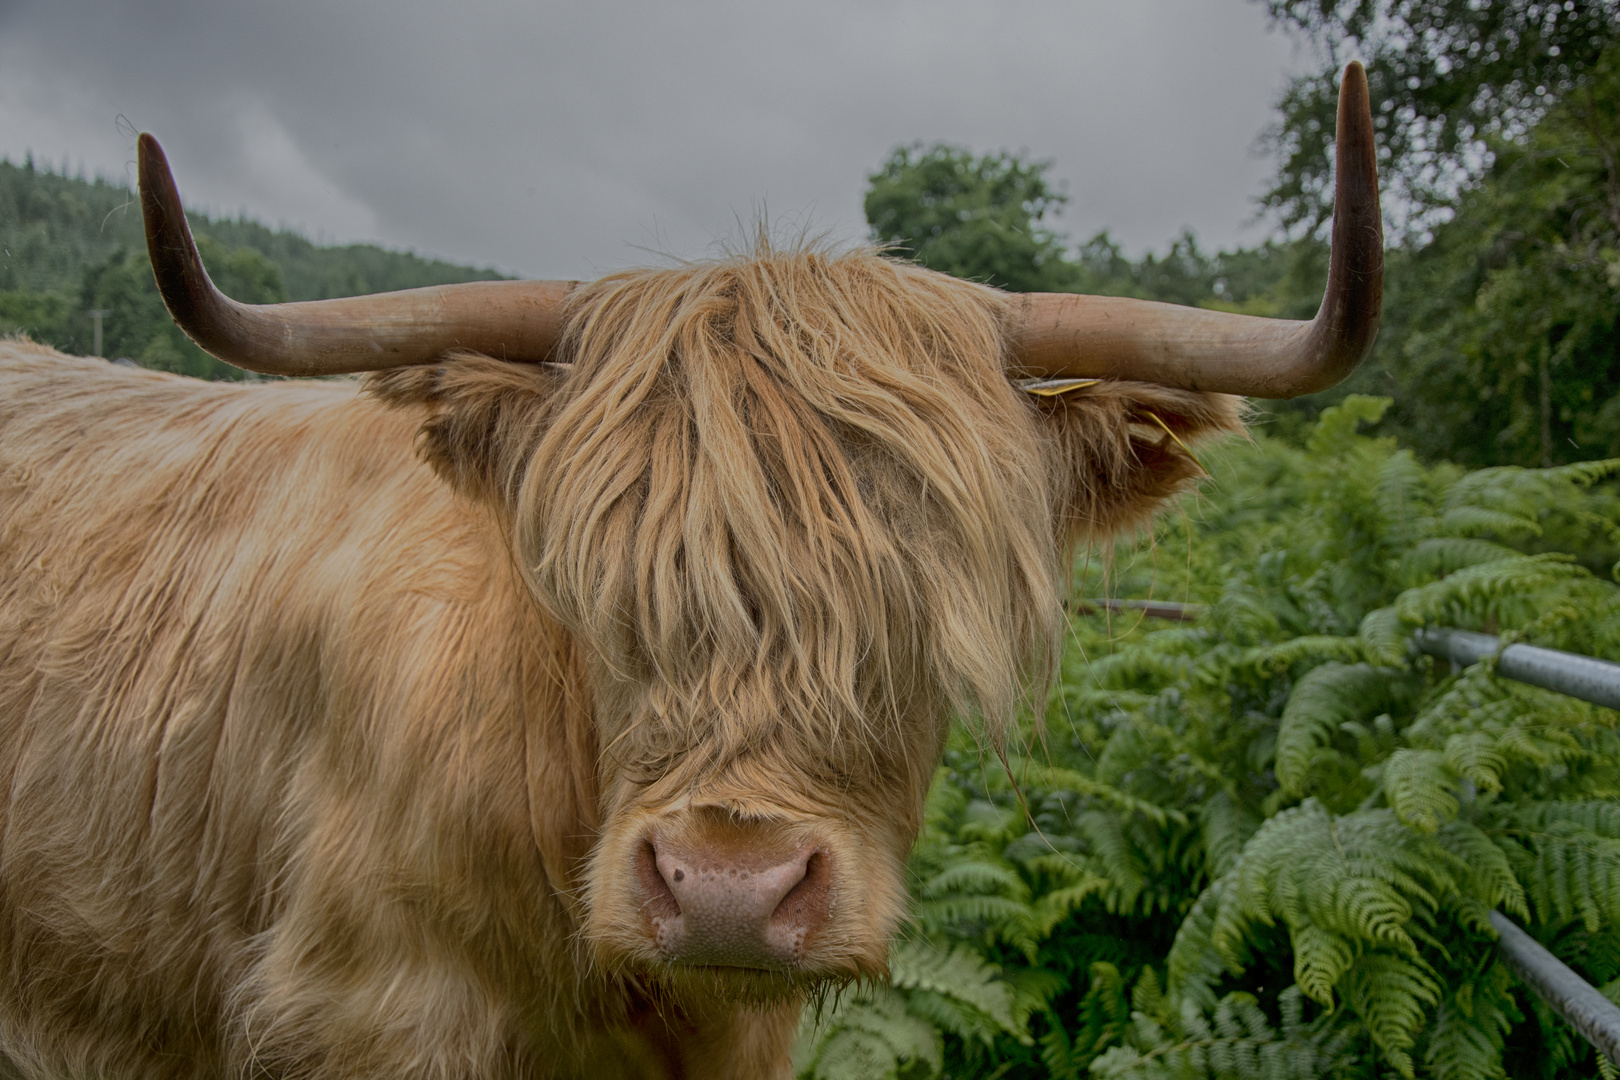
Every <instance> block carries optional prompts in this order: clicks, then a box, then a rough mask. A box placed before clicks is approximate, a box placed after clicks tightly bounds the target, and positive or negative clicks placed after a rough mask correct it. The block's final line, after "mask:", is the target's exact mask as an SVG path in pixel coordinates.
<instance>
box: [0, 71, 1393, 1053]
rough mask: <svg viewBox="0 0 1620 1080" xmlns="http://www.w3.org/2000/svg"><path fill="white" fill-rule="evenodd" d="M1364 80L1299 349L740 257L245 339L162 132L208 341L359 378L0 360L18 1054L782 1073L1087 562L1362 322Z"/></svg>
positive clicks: (322, 322) (193, 320)
mask: <svg viewBox="0 0 1620 1080" xmlns="http://www.w3.org/2000/svg"><path fill="white" fill-rule="evenodd" d="M1345 87H1346V90H1345V101H1344V102H1343V103H1342V106H1341V107H1342V110H1343V111H1342V114H1341V125H1340V133H1341V134H1340V139H1341V148H1340V155H1339V170H1340V175H1339V184H1340V187H1339V207H1338V218H1337V221H1336V223H1335V249H1334V257H1333V269H1332V272H1331V274H1330V278H1329V285H1328V290H1327V295H1326V298H1325V299H1324V302H1323V308H1322V313H1321V314H1320V315H1318V317H1317V319H1316V320H1315V321H1313V322H1311V323H1301V324H1296V323H1280V322H1273V321H1270V320H1260V319H1249V318H1245V317H1242V316H1235V315H1225V314H1219V313H1213V312H1200V311H1191V310H1187V309H1178V308H1169V307H1165V306H1163V305H1153V304H1143V303H1139V302H1134V301H1118V300H1106V299H1099V298H1093V297H1076V296H1040V295H1037V296H1010V295H1006V294H1003V293H1000V292H997V291H995V290H993V289H989V288H985V287H982V286H978V285H974V284H970V283H966V282H961V281H956V280H952V279H950V278H947V277H943V276H941V275H938V274H934V273H931V272H928V271H925V270H921V269H918V268H915V267H912V266H907V265H903V264H899V263H896V262H893V261H889V260H886V259H884V258H881V257H878V256H876V255H873V254H871V253H868V252H853V253H847V254H826V253H822V252H817V251H796V252H788V253H775V252H771V251H763V250H762V251H760V252H757V253H756V254H754V255H752V256H750V257H747V258H740V259H735V260H730V261H725V262H718V263H712V264H702V265H696V266H689V267H684V268H681V269H675V270H657V271H638V272H633V273H626V274H620V275H615V276H612V277H608V278H605V279H603V280H600V281H597V282H595V283H592V284H588V285H581V286H577V287H576V286H571V285H567V284H560V283H544V282H540V283H524V282H517V283H494V284H477V285H467V286H455V287H450V288H445V289H435V290H420V291H416V292H411V293H405V294H393V295H385V296H380V297H368V298H360V299H356V300H345V301H326V302H323V303H321V304H313V305H311V304H290V305H280V306H277V307H272V308H250V307H244V306H242V305H236V304H234V303H232V302H231V301H229V300H227V299H225V298H224V297H222V296H220V295H219V294H218V293H217V292H215V291H214V290H213V288H212V286H211V285H210V284H209V283H208V280H207V276H206V274H204V273H203V271H202V267H201V264H200V262H198V261H197V258H196V253H195V248H194V247H193V246H192V244H191V242H190V236H189V234H188V233H187V232H186V230H185V224H184V217H183V215H181V213H180V209H179V201H178V196H177V195H175V193H174V189H173V185H172V181H171V180H170V179H169V176H168V172H167V167H166V165H165V164H164V162H163V160H162V156H161V153H160V152H159V151H158V149H157V146H156V144H155V143H154V142H152V141H151V140H150V138H149V137H146V136H143V137H142V141H141V151H142V173H141V177H142V183H141V187H142V201H143V206H144V209H145V212H146V214H147V220H148V235H149V238H150V243H151V250H152V255H153V260H154V267H155V270H156V273H157V277H158V281H159V284H160V287H161V288H162V290H163V292H164V295H165V299H166V300H167V301H168V303H169V305H170V309H171V310H172V311H173V312H174V314H175V316H176V318H177V320H178V321H179V322H180V323H181V325H182V326H183V327H185V329H186V330H187V331H188V332H189V333H190V334H192V336H193V337H195V338H196V339H197V340H198V341H199V343H201V344H203V345H204V346H205V347H207V348H209V349H210V350H211V351H213V352H214V353H215V354H216V355H219V356H221V357H223V358H225V359H228V360H231V361H232V362H235V363H239V364H242V365H243V366H247V367H252V368H255V369H257V370H265V371H275V372H294V373H317V372H331V371H355V370H362V369H366V370H372V371H374V372H376V373H375V374H372V375H370V376H368V377H367V378H366V380H365V381H363V382H359V383H355V382H333V381H325V382H284V383H275V384H260V385H242V384H234V385H224V384H207V383H200V382H195V381H191V380H187V379H181V378H176V377H173V376H169V375H163V374H158V373H154V372H146V371H139V370H130V369H126V368H118V367H113V366H110V365H107V364H104V363H102V362H100V361H96V360H86V359H77V358H73V357H68V356H63V355H60V354H58V353H55V352H53V351H51V350H49V349H46V348H43V347H40V346H35V345H31V344H28V343H26V342H19V341H12V342H6V343H0V770H3V773H4V775H5V777H6V778H7V787H6V789H5V792H6V794H5V798H4V799H0V821H3V831H0V1053H3V1055H4V1056H5V1057H6V1058H8V1059H9V1060H10V1062H11V1064H12V1066H13V1067H14V1068H15V1069H16V1070H17V1071H19V1072H20V1073H22V1074H23V1075H24V1076H29V1077H38V1078H41V1080H44V1078H52V1080H57V1078H62V1077H91V1076H102V1077H131V1078H134V1077H150V1078H154V1080H155V1078H160V1077H175V1078H191V1077H197V1078H201V1077H218V1076H221V1075H228V1076H243V1077H247V1076H258V1075H264V1076H270V1077H278V1078H292V1080H302V1078H308V1080H358V1078H364V1077H377V1078H379V1080H381V1078H387V1080H401V1078H410V1077H423V1078H451V1077H466V1078H479V1080H484V1078H488V1080H504V1078H508V1077H511V1078H518V1077H525V1078H530V1077H532V1078H542V1077H575V1076H612V1077H618V1076H656V1077H678V1076H687V1077H700V1078H702V1080H723V1078H757V1077H784V1076H786V1075H787V1074H788V1072H789V1065H788V1059H787V1050H788V1046H789V1043H790V1040H791V1037H792V1034H793V1031H794V1027H795V1024H796V1021H797V1017H798V1013H799V1008H800V1004H801V1002H802V1001H803V1000H804V996H805V994H806V993H807V992H808V991H810V990H812V989H814V988H815V987H817V986H819V985H823V984H827V983H829V982H832V983H837V982H841V981H846V980H850V979H857V978H863V977H868V978H878V977H881V976H882V974H883V972H884V970H885V956H886V951H887V943H888V940H889V938H890V935H891V934H892V933H893V931H894V930H895V927H896V925H897V924H898V922H899V921H900V919H901V918H902V916H903V914H904V911H905V894H904V884H903V876H902V870H903V865H904V861H905V857H906V852H907V849H908V848H909V846H910V844H911V843H912V841H913V839H914V838H915V836H916V833H917V829H918V819H919V814H920V808H921V806H922V801H923V795H924V791H925V788H926V786H927V783H928V780H929V778H930V776H931V775H932V773H933V770H934V767H935V765H936V763H937V761H938V759H939V755H940V751H941V745H942V740H943V739H944V735H945V729H946V724H947V721H948V719H949V717H951V716H952V715H955V714H959V713H962V712H963V711H967V710H971V711H974V712H977V713H978V714H980V715H982V716H983V717H984V718H985V720H986V722H987V723H988V724H989V725H991V728H992V730H995V727H996V725H998V724H1000V723H1001V722H1003V721H1004V720H1005V718H1006V716H1007V715H1008V713H1009V711H1010V710H1011V709H1012V708H1013V706H1014V704H1015V702H1016V701H1017V700H1018V699H1019V697H1020V695H1021V694H1022V693H1024V692H1025V691H1026V690H1028V689H1029V688H1031V687H1032V686H1034V687H1038V686H1039V685H1040V680H1041V679H1042V678H1043V676H1044V673H1045V671H1046V670H1047V668H1048V666H1049V664H1050V662H1051V658H1052V654H1053V648H1054V646H1053V642H1054V640H1055V639H1056V636H1057V631H1058V629H1059V626H1060V620H1061V591H1062V585H1063V576H1064V573H1063V571H1064V567H1065V565H1066V559H1067V554H1066V553H1067V551H1068V549H1069V545H1070V544H1072V543H1073V542H1075V541H1077V540H1082V539H1085V538H1087V537H1099V536H1106V535H1108V534H1110V533H1112V532H1113V531H1115V530H1116V529H1118V528H1120V527H1122V526H1127V525H1131V524H1133V523H1137V522H1140V521H1142V520H1143V519H1144V518H1145V517H1146V515H1147V514H1148V513H1149V512H1150V511H1151V509H1152V508H1153V506H1154V505H1155V504H1156V503H1158V502H1159V501H1160V500H1162V499H1164V498H1165V497H1166V496H1168V495H1170V494H1171V493H1172V492H1174V491H1175V490H1177V488H1178V487H1180V486H1181V485H1182V484H1183V483H1184V482H1185V481H1186V480H1187V479H1188V478H1189V477H1191V476H1193V475H1194V474H1195V473H1196V471H1197V467H1196V465H1195V464H1194V462H1193V461H1192V460H1191V458H1190V457H1189V456H1188V454H1187V452H1186V451H1185V449H1184V444H1187V443H1191V442H1193V441H1195V440H1196V439H1197V438H1199V437H1201V436H1204V435H1208V434H1211V433H1215V432H1221V431H1228V430H1233V429H1235V428H1236V427H1237V426H1238V419H1237V417H1238V401H1237V399H1236V398H1235V397H1231V396H1228V393H1260V394H1271V395H1286V394H1291V393H1297V392H1301V391H1304V390H1309V389H1314V388H1317V387H1319V386H1321V385H1324V384H1325V383H1328V382H1331V381H1333V380H1335V379H1336V378H1338V377H1342V375H1343V374H1344V373H1345V372H1346V371H1348V370H1349V369H1350V368H1351V367H1353V366H1354V364H1355V362H1356V361H1358V360H1359V358H1360V356H1361V355H1362V353H1363V352H1364V351H1365V349H1366V347H1367V345H1368V344H1369V342H1370V340H1371V336H1372V333H1373V330H1374V328H1375V326H1376V320H1377V307H1378V290H1379V285H1378V280H1379V279H1378V270H1379V266H1380V264H1381V254H1380V252H1381V242H1380V240H1379V236H1380V233H1379V229H1378V212H1377V201H1376V189H1375V186H1374V183H1375V181H1374V178H1373V169H1372V158H1371V141H1370V130H1371V128H1370V121H1369V119H1368V117H1367V115H1366V98H1365V86H1364V83H1363V81H1362V79H1361V75H1360V72H1359V69H1352V70H1351V71H1349V72H1348V73H1347V77H1346V79H1345ZM383 369H387V370H383ZM1026 376H1029V377H1043V378H1047V379H1051V378H1058V379H1071V380H1074V381H1073V382H1072V383H1059V384H1058V385H1057V386H1055V387H1052V389H1064V388H1067V391H1068V392H1065V393H1057V394H1051V395H1044V396H1043V395H1034V394H1030V393H1028V392H1026V387H1024V386H1023V385H1021V384H1020V383H1018V382H1017V381H1015V378H1014V377H1026ZM1096 380H1100V381H1096Z"/></svg>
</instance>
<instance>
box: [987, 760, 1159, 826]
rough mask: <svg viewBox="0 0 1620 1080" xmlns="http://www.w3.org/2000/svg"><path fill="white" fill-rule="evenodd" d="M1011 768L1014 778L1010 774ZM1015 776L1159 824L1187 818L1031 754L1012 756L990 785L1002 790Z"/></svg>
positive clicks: (1030, 785)
mask: <svg viewBox="0 0 1620 1080" xmlns="http://www.w3.org/2000/svg"><path fill="white" fill-rule="evenodd" d="M1009 771H1010V773H1011V778H1009V776H1008V772H1009ZM1012 779H1016V780H1017V782H1018V784H1019V785H1020V786H1022V787H1024V788H1026V789H1028V788H1037V789H1042V790H1045V791H1072V792H1074V793H1075V794H1076V795H1083V796H1086V797H1087V798H1091V799H1096V800H1098V801H1099V802H1102V803H1105V804H1106V805H1109V806H1112V807H1114V808H1116V809H1118V810H1121V811H1123V812H1124V813H1127V814H1141V815H1143V816H1144V817H1146V818H1148V819H1149V820H1151V821H1153V822H1154V823H1155V824H1159V825H1163V824H1165V823H1166V822H1167V821H1169V820H1171V819H1175V820H1176V821H1177V822H1185V821H1186V820H1187V817H1186V815H1185V814H1183V813H1181V812H1180V811H1179V810H1171V809H1167V808H1165V807H1162V806H1158V805H1155V804H1154V803H1151V802H1148V801H1147V800H1145V799H1139V798H1137V797H1136V796H1134V795H1131V794H1129V793H1127V792H1124V791H1121V790H1119V789H1118V788H1117V787H1114V786H1113V785H1112V784H1105V783H1103V782H1102V781H1100V780H1096V779H1093V778H1092V777H1089V776H1087V775H1086V774H1084V773H1082V772H1078V771H1076V770H1074V769H1065V768H1062V767H1061V766H1057V765H1049V764H1045V763H1043V762H1039V761H1035V760H1034V759H1031V758H1013V757H1010V758H1008V769H1007V770H1002V771H1000V772H998V773H997V774H996V775H994V776H992V777H990V778H989V782H990V787H991V789H992V790H999V789H1000V788H1002V787H1004V786H1007V785H1009V784H1010V783H1011V782H1012Z"/></svg>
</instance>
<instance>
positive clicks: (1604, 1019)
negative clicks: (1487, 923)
mask: <svg viewBox="0 0 1620 1080" xmlns="http://www.w3.org/2000/svg"><path fill="white" fill-rule="evenodd" d="M1491 925H1492V926H1494V927H1496V932H1497V933H1498V934H1499V935H1501V936H1500V937H1499V938H1498V939H1497V942H1496V951H1497V952H1498V953H1500V954H1501V956H1502V959H1504V960H1506V961H1507V965H1508V967H1510V968H1512V969H1513V973H1514V974H1515V975H1517V976H1518V977H1519V978H1520V979H1521V980H1523V981H1524V983H1525V984H1526V985H1527V986H1529V987H1530V989H1532V990H1534V991H1535V992H1536V993H1538V994H1540V995H1541V997H1542V1000H1543V1001H1545V1002H1546V1003H1547V1004H1548V1005H1551V1006H1552V1007H1553V1009H1554V1010H1556V1011H1557V1013H1558V1015H1559V1016H1562V1017H1563V1018H1564V1019H1565V1020H1568V1021H1569V1023H1570V1026H1572V1027H1573V1028H1575V1029H1576V1030H1577V1031H1579V1032H1580V1033H1581V1034H1582V1035H1585V1036H1586V1038H1587V1040H1588V1041H1589V1042H1591V1044H1592V1045H1593V1046H1595V1047H1597V1048H1598V1052H1599V1053H1601V1054H1602V1055H1603V1056H1604V1057H1606V1058H1608V1059H1609V1060H1610V1061H1612V1062H1614V1063H1615V1064H1616V1065H1620V1006H1617V1005H1615V1003H1614V1002H1612V1001H1610V1000H1609V999H1608V998H1606V997H1604V996H1603V994H1602V993H1600V992H1599V991H1598V989H1597V987H1595V986H1593V985H1592V984H1591V983H1589V982H1587V981H1586V980H1585V979H1583V978H1581V977H1580V976H1579V975H1577V974H1575V973H1574V972H1573V971H1571V970H1570V969H1569V967H1568V966H1567V965H1566V964H1565V963H1564V962H1563V961H1562V960H1560V959H1558V957H1556V956H1554V955H1553V954H1552V953H1550V952H1548V951H1547V950H1546V949H1544V948H1542V947H1541V944H1540V943H1539V942H1538V941H1536V939H1535V938H1533V937H1531V936H1530V935H1529V934H1527V933H1525V932H1524V931H1523V930H1520V929H1519V928H1518V926H1516V925H1515V924H1514V923H1513V920H1511V919H1509V918H1508V917H1507V916H1506V915H1503V914H1502V913H1501V912H1500V911H1493V912H1491Z"/></svg>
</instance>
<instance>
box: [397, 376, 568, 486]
mask: <svg viewBox="0 0 1620 1080" xmlns="http://www.w3.org/2000/svg"><path fill="white" fill-rule="evenodd" d="M565 372H566V368H561V367H559V366H558V365H555V364H517V363H511V362H508V361H504V360H494V359H491V358H490V357H487V356H483V355H480V354H475V353H461V354H451V355H449V356H447V357H446V358H445V362H444V363H442V364H431V365H422V366H419V367H408V368H397V369H395V370H393V371H384V372H379V373H377V374H375V375H372V376H370V377H369V378H368V379H367V383H366V390H367V392H368V393H369V394H370V395H371V396H372V397H374V398H376V399H377V400H379V401H381V402H383V403H385V404H387V405H392V406H395V407H400V408H425V409H426V411H427V416H426V418H425V419H424V420H423V421H422V427H421V430H420V431H419V432H418V435H417V450H418V453H419V454H421V456H422V460H424V461H426V462H427V463H428V464H429V465H431V466H432V467H433V471H434V472H436V473H438V474H439V476H440V477H442V478H443V479H444V481H445V482H446V483H448V484H449V485H450V486H451V487H453V488H455V489H456V490H457V491H458V492H461V493H462V494H464V495H468V496H470V497H473V498H479V499H488V500H493V501H498V502H501V503H506V504H510V501H511V499H512V498H513V497H515V495H516V492H517V487H518V485H519V484H520V483H521V482H522V479H523V470H524V468H525V466H526V465H527V463H528V460H529V457H530V455H531V454H532V453H533V451H534V447H535V445H536V443H538V442H539V439H540V435H541V433H542V432H543V430H544V428H545V423H546V419H547V415H548V413H549V408H548V404H549V403H550V402H551V401H552V399H553V397H554V396H555V394H556V392H557V390H558V388H559V387H560V386H561V384H562V381H563V379H564V377H565Z"/></svg>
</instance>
